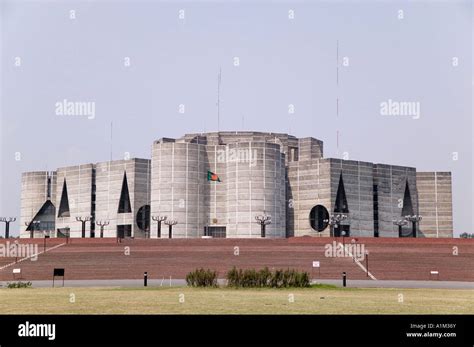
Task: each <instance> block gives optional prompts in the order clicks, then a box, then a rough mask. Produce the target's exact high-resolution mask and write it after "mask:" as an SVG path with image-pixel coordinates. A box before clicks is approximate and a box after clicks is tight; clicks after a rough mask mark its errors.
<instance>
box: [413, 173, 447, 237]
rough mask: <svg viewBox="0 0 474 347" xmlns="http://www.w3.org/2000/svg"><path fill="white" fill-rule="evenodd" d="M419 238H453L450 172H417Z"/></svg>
mask: <svg viewBox="0 0 474 347" xmlns="http://www.w3.org/2000/svg"><path fill="white" fill-rule="evenodd" d="M416 184H417V187H418V200H419V204H420V208H419V211H420V215H421V216H422V218H423V219H422V220H421V223H420V237H423V236H424V237H453V205H452V187H451V173H450V172H417V174H416Z"/></svg>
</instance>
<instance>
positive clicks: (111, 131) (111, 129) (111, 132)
mask: <svg viewBox="0 0 474 347" xmlns="http://www.w3.org/2000/svg"><path fill="white" fill-rule="evenodd" d="M112 124H113V123H112V122H110V161H112V144H113V142H112V134H113V128H112Z"/></svg>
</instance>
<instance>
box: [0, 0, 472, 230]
mask: <svg viewBox="0 0 474 347" xmlns="http://www.w3.org/2000/svg"><path fill="white" fill-rule="evenodd" d="M1 4H2V7H1V34H2V36H1V39H2V45H1V49H2V51H1V59H2V61H1V89H0V92H1V93H0V94H1V101H2V103H1V117H0V118H1V124H0V126H1V156H2V157H1V165H2V168H1V177H0V189H1V191H0V197H1V200H0V216H17V217H19V208H20V188H21V187H20V182H21V181H20V179H21V172H24V171H32V170H54V169H55V168H56V167H58V166H66V165H74V164H77V163H88V162H97V161H104V160H108V159H109V157H110V141H109V136H110V134H109V132H110V122H113V128H114V141H113V158H114V159H120V158H122V157H123V155H124V153H125V152H130V154H131V156H132V157H145V158H148V157H150V147H151V143H152V141H153V140H155V139H157V138H160V137H163V136H165V137H179V136H181V135H182V134H184V133H186V132H199V131H214V130H216V128H217V122H216V89H217V86H216V80H217V72H218V70H219V67H220V68H221V69H222V89H221V130H242V129H245V130H257V131H273V132H291V133H292V134H293V135H295V136H298V137H302V136H312V137H315V138H318V139H321V140H323V141H324V150H325V156H326V157H340V156H341V154H342V152H348V153H349V157H350V159H354V160H363V161H371V162H380V163H387V164H398V165H409V166H415V167H417V169H418V170H420V171H423V170H426V171H434V170H437V171H452V172H453V190H454V220H455V223H454V226H455V231H456V233H457V234H459V233H460V232H464V231H468V232H472V230H473V229H474V228H473V226H474V223H473V219H472V216H471V215H472V211H473V206H472V201H473V199H472V197H473V185H472V176H473V175H472V174H473V160H472V157H473V145H472V144H473V142H472V132H473V122H472V97H473V94H472V81H473V79H472V54H473V53H472V31H473V27H472V19H473V18H472V2H471V1H436V2H430V1H420V2H416V1H410V2H405V1H336V2H330V1H297V2H294V1H293V2H290V1H274V2H272V1H252V2H250V1H227V2H226V1H200V2H181V1H173V2H171V1H165V2H160V1H5V0H4V1H2V2H1ZM180 9H184V10H185V19H184V20H182V19H179V18H178V15H179V10H180ZM290 9H293V10H294V11H295V18H294V19H293V20H289V19H288V11H289V10H290ZM70 10H75V11H76V12H75V13H76V19H73V20H72V19H70V18H69V17H70ZM399 10H403V16H404V18H403V19H399V18H398V16H399ZM337 41H338V42H339V85H338V86H337V85H336V64H337V62H336V42H337ZM16 57H20V58H21V66H15V58H16ZM125 57H130V61H131V66H130V67H125V66H124V58H125ZM234 57H239V59H240V66H238V67H236V66H234V65H233V63H234ZM343 57H348V58H349V66H342V62H343ZM454 57H457V58H458V62H459V64H458V66H453V63H452V62H453V58H454ZM337 98H339V115H336V99H337ZM63 99H68V100H71V101H94V102H95V103H96V117H95V119H93V120H88V119H87V118H86V117H71V116H69V117H68V116H62V117H61V116H57V115H55V103H56V102H58V101H62V100H63ZM388 99H392V100H398V101H415V102H420V104H421V118H420V119H417V120H415V119H412V118H411V117H408V116H381V115H380V103H381V102H383V101H387V100H388ZM179 104H184V105H185V113H184V114H180V113H179V112H178V105H179ZM289 104H294V105H295V114H293V115H289V114H288V105H289ZM337 132H339V134H340V136H339V148H337V146H336V133H337ZM15 152H20V153H21V160H20V161H16V160H15ZM453 152H458V156H459V159H458V160H457V161H454V160H453V154H452V153H453ZM1 227H2V228H3V225H2V226H1ZM12 229H14V230H13V234H16V230H15V229H16V227H15V226H14V227H13V228H12ZM0 232H1V233H2V234H3V230H2V231H0Z"/></svg>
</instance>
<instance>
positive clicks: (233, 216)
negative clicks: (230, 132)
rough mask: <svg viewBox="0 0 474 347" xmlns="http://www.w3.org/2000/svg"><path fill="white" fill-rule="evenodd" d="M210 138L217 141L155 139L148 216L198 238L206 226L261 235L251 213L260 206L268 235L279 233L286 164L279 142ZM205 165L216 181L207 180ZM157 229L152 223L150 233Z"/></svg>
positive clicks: (165, 234) (231, 233) (258, 211)
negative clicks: (268, 218) (228, 141)
mask: <svg viewBox="0 0 474 347" xmlns="http://www.w3.org/2000/svg"><path fill="white" fill-rule="evenodd" d="M190 141H192V139H190ZM197 142H200V143H201V142H204V143H206V144H198V143H197ZM209 143H217V142H216V141H214V140H212V139H210V141H207V140H206V141H196V143H194V141H193V142H160V141H158V142H155V143H154V145H153V150H152V175H151V176H152V181H151V185H152V193H151V211H152V215H155V216H156V215H165V216H167V217H168V219H174V220H177V221H178V224H177V225H175V226H174V227H173V237H176V238H180V237H201V236H203V235H204V227H205V226H224V227H226V233H227V237H260V225H259V224H258V223H256V221H255V215H257V214H262V213H263V212H264V211H265V212H266V213H267V214H269V215H272V217H273V221H274V223H272V224H270V225H268V226H267V228H266V234H267V236H268V237H284V233H285V222H286V220H285V189H284V187H285V181H284V177H285V175H284V173H285V166H284V156H283V155H282V154H281V152H280V146H279V145H277V144H274V143H264V142H250V143H245V142H234V143H231V144H229V145H217V144H215V145H212V144H209ZM208 170H209V171H211V172H214V173H216V174H217V175H218V176H219V178H220V179H221V182H213V181H207V171H208ZM162 226H163V227H164V229H163V230H162V235H161V237H168V230H167V226H165V225H164V224H162ZM156 234H157V232H156V222H155V223H154V226H153V228H152V233H151V237H156Z"/></svg>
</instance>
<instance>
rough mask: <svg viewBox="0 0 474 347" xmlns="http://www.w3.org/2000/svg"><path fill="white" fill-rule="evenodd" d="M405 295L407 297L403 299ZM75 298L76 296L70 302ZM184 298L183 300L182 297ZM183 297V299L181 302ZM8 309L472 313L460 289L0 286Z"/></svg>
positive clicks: (0, 304) (2, 305)
mask: <svg viewBox="0 0 474 347" xmlns="http://www.w3.org/2000/svg"><path fill="white" fill-rule="evenodd" d="M400 295H403V302H399V298H401V297H400ZM72 298H74V299H75V301H74V302H71V301H73V300H71V299H72ZM180 299H181V302H180ZM183 299H184V302H182V301H183ZM0 312H1V313H3V314H69V313H76V314H127V313H128V314H216V313H218V314H249V313H253V314H384V313H393V314H461V313H464V314H473V313H474V294H473V292H472V291H470V290H457V289H385V288H384V289H374V288H370V289H369V288H367V289H355V288H346V289H342V288H333V287H331V286H320V287H313V288H307V289H230V288H214V289H200V288H188V287H171V288H170V287H162V288H159V287H158V288H154V287H148V288H25V289H7V288H2V289H0Z"/></svg>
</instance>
